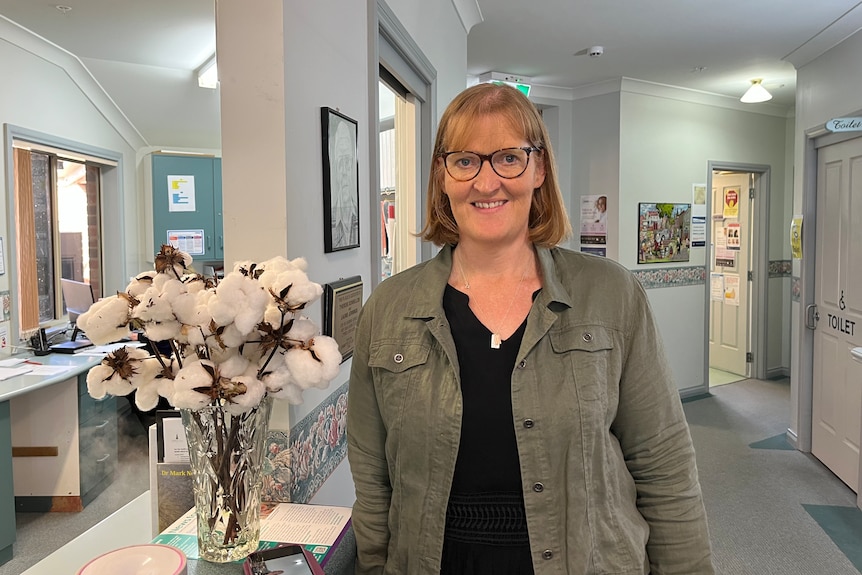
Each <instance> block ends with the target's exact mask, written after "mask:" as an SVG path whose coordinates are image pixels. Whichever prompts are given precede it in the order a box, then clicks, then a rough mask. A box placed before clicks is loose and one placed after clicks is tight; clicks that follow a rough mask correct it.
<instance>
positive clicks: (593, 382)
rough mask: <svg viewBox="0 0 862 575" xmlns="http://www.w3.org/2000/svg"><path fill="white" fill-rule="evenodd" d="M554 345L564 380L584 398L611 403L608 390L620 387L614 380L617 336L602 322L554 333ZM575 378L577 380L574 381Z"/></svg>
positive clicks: (552, 343)
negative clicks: (612, 367)
mask: <svg viewBox="0 0 862 575" xmlns="http://www.w3.org/2000/svg"><path fill="white" fill-rule="evenodd" d="M550 336H551V347H552V349H553V350H554V353H555V354H557V355H558V356H559V357H560V359H561V361H562V366H563V370H564V373H563V374H562V378H561V379H562V380H563V381H566V382H567V383H568V384H569V385H567V387H569V386H571V384H572V383H573V384H574V386H573V389H572V391H573V393H575V394H576V396H577V398H578V400H580V401H597V400H602V401H603V403H604V402H607V397H608V392H609V391H610V389H612V388H613V389H615V388H616V383H615V382H612V381H610V374H611V370H610V369H609V368H610V361H611V359H610V358H611V354H612V353H613V349H614V340H613V336H612V334H611V332H610V330H608V329H607V328H605V327H603V326H600V325H579V326H573V327H570V328H567V329H565V330H560V331H556V332H551V334H550ZM572 380H574V381H573V382H572Z"/></svg>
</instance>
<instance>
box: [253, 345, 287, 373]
mask: <svg viewBox="0 0 862 575" xmlns="http://www.w3.org/2000/svg"><path fill="white" fill-rule="evenodd" d="M270 354H271V351H268V352H266V354H265V355H264V356H263V357H261V358H260V361H259V362H258V365H259V367H262V366H263V362H265V361H267V360H269V361H268V363H267V364H266V371H275V370H276V369H279V368H280V367H281V366H283V365H284V350H283V349H281V348H279V349H278V350H276V352H275V353H274V354H272V357H271V358H270Z"/></svg>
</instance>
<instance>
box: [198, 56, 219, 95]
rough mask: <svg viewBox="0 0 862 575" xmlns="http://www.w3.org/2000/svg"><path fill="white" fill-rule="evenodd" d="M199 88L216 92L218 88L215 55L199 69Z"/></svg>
mask: <svg viewBox="0 0 862 575" xmlns="http://www.w3.org/2000/svg"><path fill="white" fill-rule="evenodd" d="M198 86H200V87H201V88H210V89H212V90H215V89H216V88H217V87H218V66H217V65H216V57H215V54H213V55H212V57H211V58H210V59H209V60H207V61H206V62H204V64H203V66H201V67H200V68H198Z"/></svg>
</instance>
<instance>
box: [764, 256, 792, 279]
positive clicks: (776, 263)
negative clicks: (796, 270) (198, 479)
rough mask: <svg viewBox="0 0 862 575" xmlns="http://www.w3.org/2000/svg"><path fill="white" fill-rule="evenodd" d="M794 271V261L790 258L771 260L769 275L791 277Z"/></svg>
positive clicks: (772, 276)
mask: <svg viewBox="0 0 862 575" xmlns="http://www.w3.org/2000/svg"><path fill="white" fill-rule="evenodd" d="M792 273H793V262H791V261H790V260H773V261H770V262H769V277H771V278H775V277H789V276H790V274H792Z"/></svg>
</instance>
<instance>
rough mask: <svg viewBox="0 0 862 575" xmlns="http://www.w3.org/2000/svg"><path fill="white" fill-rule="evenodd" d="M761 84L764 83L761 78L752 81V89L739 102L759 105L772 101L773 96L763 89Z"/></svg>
mask: <svg viewBox="0 0 862 575" xmlns="http://www.w3.org/2000/svg"><path fill="white" fill-rule="evenodd" d="M761 82H763V80H762V79H761V78H757V79H756V80H752V81H751V87H750V88H748V91H747V92H746V93H745V94H743V95H742V98H740V99H739V101H740V102H742V103H744V104H757V103H758V102H766V101H767V100H771V99H772V94H770V93H769V92H767V91H766V88H764V87H763V84H761Z"/></svg>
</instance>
